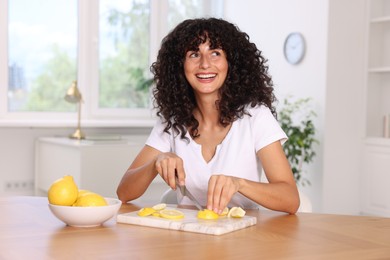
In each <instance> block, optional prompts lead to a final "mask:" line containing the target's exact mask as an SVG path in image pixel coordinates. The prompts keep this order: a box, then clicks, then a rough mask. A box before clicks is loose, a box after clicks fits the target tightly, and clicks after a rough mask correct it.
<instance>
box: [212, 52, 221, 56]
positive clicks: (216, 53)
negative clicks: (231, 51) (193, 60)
mask: <svg viewBox="0 0 390 260" xmlns="http://www.w3.org/2000/svg"><path fill="white" fill-rule="evenodd" d="M211 56H221V52H219V51H213V52H212V53H211Z"/></svg>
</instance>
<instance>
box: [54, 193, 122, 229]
mask: <svg viewBox="0 0 390 260" xmlns="http://www.w3.org/2000/svg"><path fill="white" fill-rule="evenodd" d="M105 199H106V201H107V204H108V205H107V206H98V207H72V206H58V205H53V204H49V208H50V210H51V212H52V213H53V214H54V216H56V217H57V218H58V219H59V220H61V221H62V222H64V223H65V224H67V225H68V226H73V227H96V226H99V225H101V224H103V223H104V222H106V221H107V220H109V219H111V218H112V217H113V216H114V215H115V214H116V213H117V212H118V210H119V208H120V207H121V205H122V202H121V201H120V200H118V199H114V198H105Z"/></svg>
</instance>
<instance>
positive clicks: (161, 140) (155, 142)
mask: <svg viewBox="0 0 390 260" xmlns="http://www.w3.org/2000/svg"><path fill="white" fill-rule="evenodd" d="M164 128H165V125H164V124H163V122H162V119H161V118H157V121H156V123H155V125H154V127H153V129H152V132H151V133H150V135H149V137H148V139H147V140H146V145H148V146H151V147H153V148H155V149H157V150H159V151H160V152H163V153H167V152H170V151H171V142H170V139H171V137H170V136H171V135H170V134H168V133H166V132H164Z"/></svg>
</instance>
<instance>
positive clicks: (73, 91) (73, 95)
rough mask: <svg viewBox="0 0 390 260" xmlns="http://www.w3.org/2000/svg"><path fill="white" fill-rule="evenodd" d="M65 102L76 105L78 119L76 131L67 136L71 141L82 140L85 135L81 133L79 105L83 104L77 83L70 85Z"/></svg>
mask: <svg viewBox="0 0 390 260" xmlns="http://www.w3.org/2000/svg"><path fill="white" fill-rule="evenodd" d="M64 98H65V100H66V101H68V102H69V103H78V117H77V129H76V131H75V132H74V133H73V134H71V135H70V136H69V138H72V139H79V140H80V139H84V138H85V134H84V133H83V131H81V127H80V119H81V103H82V102H83V97H82V96H81V93H80V91H79V89H78V88H77V81H73V83H72V85H71V86H70V88H69V89H68V91H67V92H66V95H65V97H64Z"/></svg>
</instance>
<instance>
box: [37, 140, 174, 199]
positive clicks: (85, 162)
mask: <svg viewBox="0 0 390 260" xmlns="http://www.w3.org/2000/svg"><path fill="white" fill-rule="evenodd" d="M146 138H147V136H122V137H121V138H120V139H119V140H110V141H108V140H94V141H92V140H73V139H69V138H67V137H43V138H39V139H37V141H36V150H35V193H36V194H37V195H46V193H47V191H48V189H49V187H50V185H51V184H52V183H53V181H55V180H57V179H59V178H61V177H62V176H64V175H66V174H69V175H72V176H73V177H74V179H75V182H76V183H77V185H78V186H79V188H81V189H87V190H91V191H94V192H97V193H99V194H101V195H103V196H105V197H115V198H116V197H117V195H116V188H117V186H118V184H119V182H120V180H121V178H122V176H123V174H124V173H125V171H126V170H127V168H128V167H129V166H130V164H131V162H132V161H133V159H134V158H135V156H136V155H137V154H138V152H139V151H140V149H141V148H142V147H143V146H144V143H145V140H146ZM167 189H168V186H167V185H166V184H165V183H164V182H163V181H162V179H161V178H158V177H157V178H156V179H155V180H154V181H153V182H152V184H151V185H150V186H149V188H148V190H147V191H146V192H145V194H144V195H143V196H142V197H141V198H139V199H138V200H137V201H138V202H140V201H141V202H143V203H157V202H159V201H160V197H161V195H162V194H163V192H164V191H165V190H167Z"/></svg>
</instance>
